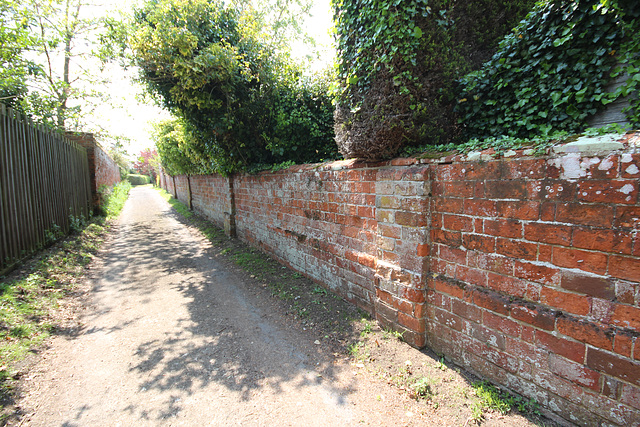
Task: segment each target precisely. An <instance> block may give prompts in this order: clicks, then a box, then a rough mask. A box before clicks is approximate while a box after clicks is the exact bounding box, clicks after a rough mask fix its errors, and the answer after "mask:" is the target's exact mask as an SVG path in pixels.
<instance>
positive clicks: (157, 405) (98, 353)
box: [21, 188, 424, 426]
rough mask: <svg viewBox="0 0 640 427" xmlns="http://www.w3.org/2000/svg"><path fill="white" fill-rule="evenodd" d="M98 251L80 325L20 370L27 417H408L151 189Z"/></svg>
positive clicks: (202, 420)
mask: <svg viewBox="0 0 640 427" xmlns="http://www.w3.org/2000/svg"><path fill="white" fill-rule="evenodd" d="M101 258H102V262H101V264H102V265H101V266H100V267H98V270H97V271H96V272H95V276H96V277H97V278H96V279H94V280H93V283H92V286H93V291H92V296H91V304H90V307H89V308H88V310H87V312H88V313H87V315H86V316H85V318H84V320H83V322H84V329H83V332H82V333H81V334H80V335H79V336H77V337H75V338H62V337H59V338H57V339H55V340H54V342H53V344H52V347H51V348H50V349H49V350H48V351H47V352H46V353H45V355H44V358H43V361H42V362H41V363H39V364H38V365H37V367H36V368H35V369H34V372H33V373H32V374H31V376H30V378H28V382H30V383H31V384H33V385H35V387H33V388H32V389H31V391H30V392H29V393H28V395H27V396H26V397H25V399H24V401H23V402H22V405H21V406H22V407H23V408H24V409H25V411H26V412H27V416H26V417H25V418H24V420H23V421H24V422H23V425H33V426H53V425H61V426H62V425H64V426H76V425H77V426H116V425H122V426H131V425H136V426H139V425H193V426H196V425H198V426H200V425H305V426H313V425H323V426H326V425H341V426H344V425H357V424H359V425H362V424H365V425H397V424H399V423H402V424H404V423H406V420H405V421H402V419H404V418H405V410H404V409H403V408H401V407H397V408H393V407H390V406H388V405H384V404H381V403H380V402H378V401H377V399H376V397H378V398H379V395H378V394H376V393H377V392H376V391H374V388H375V387H373V386H371V385H370V384H368V385H367V386H362V384H360V382H361V381H363V380H362V379H361V378H362V377H361V376H358V375H356V374H355V372H354V371H353V370H352V368H351V367H350V366H349V365H345V364H334V363H333V362H332V361H330V360H325V361H319V360H318V359H317V356H314V355H313V343H312V342H310V341H309V339H308V338H307V337H305V336H304V335H303V334H302V332H301V331H297V330H293V329H291V328H287V327H286V323H285V322H284V321H283V320H282V319H281V318H279V317H278V315H276V314H275V313H274V312H273V310H270V304H272V302H271V301H269V300H268V299H264V298H258V297H257V294H256V293H255V292H252V290H251V289H250V288H249V287H248V286H247V285H246V284H244V283H243V282H242V280H241V279H242V278H241V277H240V276H239V275H237V274H236V273H234V272H232V271H226V270H225V269H224V268H223V266H222V265H221V264H220V263H218V262H217V261H216V259H215V258H214V257H213V256H212V250H211V248H210V246H209V243H208V242H207V241H206V240H205V239H204V238H203V237H202V236H201V235H199V234H197V233H195V232H193V231H191V230H190V229H188V228H187V227H185V226H184V225H183V224H181V223H180V222H179V221H178V220H177V219H176V217H175V213H173V211H172V210H171V208H170V207H169V205H168V204H167V203H166V202H165V201H164V200H163V199H162V198H161V197H160V196H159V194H158V193H157V192H156V190H154V189H151V188H135V189H133V190H132V192H131V196H130V199H129V201H128V202H127V204H126V206H125V208H124V210H123V212H122V215H121V219H120V221H119V224H118V225H117V231H115V235H114V236H113V237H112V238H111V239H110V240H109V242H108V243H107V244H106V245H105V248H104V250H103V253H102V255H101ZM414 421H415V420H414ZM423 425H424V424H423Z"/></svg>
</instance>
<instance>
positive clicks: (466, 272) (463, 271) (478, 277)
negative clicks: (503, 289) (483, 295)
mask: <svg viewBox="0 0 640 427" xmlns="http://www.w3.org/2000/svg"><path fill="white" fill-rule="evenodd" d="M456 279H458V280H461V281H463V282H465V283H469V284H472V285H475V286H481V287H486V286H487V272H486V271H482V270H477V269H475V268H469V267H466V266H462V265H458V266H456Z"/></svg>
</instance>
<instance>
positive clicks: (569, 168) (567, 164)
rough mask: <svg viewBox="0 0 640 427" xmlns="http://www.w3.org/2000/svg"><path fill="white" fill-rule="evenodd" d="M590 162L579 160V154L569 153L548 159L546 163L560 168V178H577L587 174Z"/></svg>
mask: <svg viewBox="0 0 640 427" xmlns="http://www.w3.org/2000/svg"><path fill="white" fill-rule="evenodd" d="M589 163H590V162H581V161H580V154H578V153H570V154H567V155H566V156H562V157H557V158H555V159H549V160H548V164H549V165H551V166H554V167H556V168H558V169H560V170H561V172H560V179H569V180H571V179H578V178H583V177H586V176H587V168H588V167H589V166H590V164H589Z"/></svg>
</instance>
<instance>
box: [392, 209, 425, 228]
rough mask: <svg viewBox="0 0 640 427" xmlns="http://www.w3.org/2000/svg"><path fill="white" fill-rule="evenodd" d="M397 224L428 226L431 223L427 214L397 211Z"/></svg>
mask: <svg viewBox="0 0 640 427" xmlns="http://www.w3.org/2000/svg"><path fill="white" fill-rule="evenodd" d="M395 219H396V224H398V225H404V226H407V227H426V226H427V225H429V222H428V218H427V216H425V215H423V214H422V213H415V212H402V211H399V212H396V214H395Z"/></svg>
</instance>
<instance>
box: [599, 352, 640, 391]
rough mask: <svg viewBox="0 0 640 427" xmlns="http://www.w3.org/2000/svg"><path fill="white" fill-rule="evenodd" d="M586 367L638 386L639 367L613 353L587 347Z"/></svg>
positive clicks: (639, 381) (639, 383)
mask: <svg viewBox="0 0 640 427" xmlns="http://www.w3.org/2000/svg"><path fill="white" fill-rule="evenodd" d="M586 365H587V366H588V367H589V368H591V369H593V370H596V371H601V372H604V373H606V374H608V375H611V376H613V377H616V378H620V379H622V380H625V381H627V382H630V383H632V384H635V385H640V365H638V363H635V362H633V361H631V360H629V359H626V358H622V357H620V356H618V355H615V354H613V353H608V352H605V351H602V350H599V349H597V348H593V347H589V349H588V350H587V363H586Z"/></svg>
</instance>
